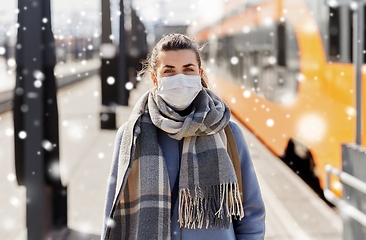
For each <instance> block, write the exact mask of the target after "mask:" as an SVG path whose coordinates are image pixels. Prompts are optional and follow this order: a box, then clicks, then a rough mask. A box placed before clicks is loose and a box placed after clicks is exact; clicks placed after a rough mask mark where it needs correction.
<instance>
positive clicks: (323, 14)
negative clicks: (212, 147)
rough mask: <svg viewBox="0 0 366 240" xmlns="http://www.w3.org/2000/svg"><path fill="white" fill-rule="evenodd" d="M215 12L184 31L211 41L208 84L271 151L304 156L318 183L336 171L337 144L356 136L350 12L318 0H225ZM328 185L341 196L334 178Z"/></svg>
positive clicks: (206, 51) (206, 53)
mask: <svg viewBox="0 0 366 240" xmlns="http://www.w3.org/2000/svg"><path fill="white" fill-rule="evenodd" d="M221 9H222V12H221V14H215V15H216V16H217V19H210V20H209V21H208V20H207V19H206V20H205V21H202V23H198V24H196V25H195V26H192V27H190V28H189V29H188V34H189V35H191V36H192V37H194V38H195V40H196V41H197V42H199V43H205V42H209V44H208V45H207V46H206V47H205V48H204V52H203V54H204V57H205V58H206V62H207V66H206V70H207V71H208V72H209V74H208V75H209V79H210V85H211V87H212V88H213V90H214V91H215V92H216V93H218V94H219V95H220V96H221V97H222V98H223V99H224V100H225V101H226V102H227V103H228V104H229V106H230V108H231V110H232V112H233V114H234V115H235V116H236V117H237V118H238V119H239V120H240V121H241V122H242V123H243V124H245V126H247V127H248V128H249V129H250V130H251V131H252V132H254V133H255V134H256V135H257V137H258V138H259V139H260V140H261V141H262V142H263V143H265V144H266V145H267V146H268V148H269V149H270V150H272V151H273V152H274V153H275V154H276V155H278V156H284V155H285V154H286V153H290V152H291V153H295V154H296V155H298V156H299V157H300V158H301V159H303V161H308V166H309V168H310V170H311V171H313V172H314V173H315V174H316V175H317V176H318V178H319V181H320V185H321V186H323V184H324V182H325V171H324V167H325V165H326V164H331V165H333V166H335V167H337V168H339V169H342V162H341V161H342V157H341V144H343V143H350V142H355V136H356V107H355V102H356V98H355V93H356V92H355V80H354V65H353V64H352V42H353V39H352V11H351V10H350V9H349V8H348V7H336V8H331V7H329V6H326V5H325V4H324V1H320V0H266V1H263V0H230V1H228V2H226V3H225V5H224V7H223V8H221ZM203 22H205V23H203ZM364 53H365V52H364ZM364 56H366V55H364ZM365 71H366V69H365V67H363V68H362V72H363V74H362V76H365V74H364V73H365ZM213 73H214V74H213ZM365 86H366V85H365V84H364V85H363V89H362V92H365ZM365 108H366V104H363V109H362V111H363V112H366V109H365ZM365 130H366V127H365V124H363V133H362V136H363V139H362V140H363V143H365V141H364V136H366V134H365V132H364V131H365ZM331 187H332V190H333V191H334V192H336V193H337V194H338V195H340V194H341V192H342V186H341V184H340V182H339V180H338V179H336V178H334V179H332V183H331Z"/></svg>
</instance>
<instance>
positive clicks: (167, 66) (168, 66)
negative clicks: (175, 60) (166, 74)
mask: <svg viewBox="0 0 366 240" xmlns="http://www.w3.org/2000/svg"><path fill="white" fill-rule="evenodd" d="M164 67H166V68H175V67H174V66H171V65H165V66H164Z"/></svg>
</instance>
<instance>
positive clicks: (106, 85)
mask: <svg viewBox="0 0 366 240" xmlns="http://www.w3.org/2000/svg"><path fill="white" fill-rule="evenodd" d="M101 3H102V43H101V47H100V49H101V55H102V56H101V57H102V66H101V73H100V78H101V81H102V84H101V88H102V111H101V113H100V120H101V121H100V123H101V125H100V126H101V129H111V130H113V129H116V112H115V111H116V110H115V109H116V106H117V93H118V89H117V88H118V84H117V55H116V47H115V45H114V44H113V42H112V40H111V38H110V36H111V35H112V28H111V11H110V1H109V0H101Z"/></svg>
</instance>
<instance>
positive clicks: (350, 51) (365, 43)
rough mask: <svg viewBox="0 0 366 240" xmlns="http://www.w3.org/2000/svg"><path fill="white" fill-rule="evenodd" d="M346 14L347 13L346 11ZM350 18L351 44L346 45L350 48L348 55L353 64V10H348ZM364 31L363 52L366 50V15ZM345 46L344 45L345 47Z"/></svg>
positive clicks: (364, 56)
mask: <svg viewBox="0 0 366 240" xmlns="http://www.w3.org/2000/svg"><path fill="white" fill-rule="evenodd" d="M365 11H366V7H364V12H365ZM345 12H346V11H345ZM348 17H349V21H348V23H349V24H348V27H349V29H350V34H349V35H348V36H349V42H346V43H345V44H347V45H346V46H348V54H349V62H351V63H352V62H353V12H352V10H351V9H348ZM363 21H364V25H363V27H364V31H363V39H364V43H363V50H364V51H365V50H366V26H365V24H366V15H365V16H364V19H363ZM345 44H344V45H345ZM365 62H366V54H365V52H364V54H363V63H365Z"/></svg>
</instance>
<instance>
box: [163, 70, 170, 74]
mask: <svg viewBox="0 0 366 240" xmlns="http://www.w3.org/2000/svg"><path fill="white" fill-rule="evenodd" d="M171 72H172V70H165V71H164V73H171Z"/></svg>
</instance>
